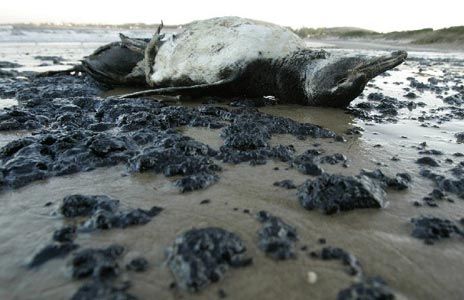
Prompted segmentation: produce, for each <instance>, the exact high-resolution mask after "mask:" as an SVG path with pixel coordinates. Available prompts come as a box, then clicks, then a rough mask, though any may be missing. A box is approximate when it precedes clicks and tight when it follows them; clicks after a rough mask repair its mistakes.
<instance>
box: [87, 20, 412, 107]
mask: <svg viewBox="0 0 464 300" xmlns="http://www.w3.org/2000/svg"><path fill="white" fill-rule="evenodd" d="M406 57H407V53H406V52H405V51H396V52H392V53H391V54H390V55H386V56H381V57H377V58H366V57H361V56H337V55H330V54H329V53H327V52H326V51H323V50H320V51H315V50H311V49H308V48H307V47H306V45H305V42H304V40H302V39H301V38H299V37H298V36H297V35H295V34H294V33H293V32H292V31H291V30H289V29H287V28H284V27H281V26H277V25H274V24H270V23H265V22H261V21H255V20H249V19H242V18H238V17H221V18H213V19H208V20H202V21H195V22H192V23H189V24H187V25H185V26H183V27H182V28H181V29H180V31H179V32H178V33H161V27H160V28H159V30H158V31H157V33H156V34H155V35H154V36H153V38H152V39H151V40H150V41H148V40H144V39H130V38H127V37H125V36H121V42H118V43H112V44H109V45H107V46H104V47H103V48H100V49H98V50H97V51H96V52H95V53H94V54H92V55H90V56H89V57H87V58H86V59H85V60H84V61H83V63H82V67H83V69H84V70H85V71H86V72H87V73H88V74H90V75H91V76H92V77H93V78H95V79H96V80H97V81H101V82H104V83H107V84H111V85H146V86H150V87H152V89H149V90H145V91H141V92H137V93H133V94H129V95H125V96H126V97H139V96H147V95H188V96H225V97H233V96H241V97H248V98H254V97H262V96H275V97H277V98H278V99H279V101H280V102H282V103H297V104H303V105H316V106H332V107H344V106H347V105H348V104H349V103H350V102H351V101H352V100H353V99H355V98H356V97H357V96H359V94H361V92H362V91H363V89H364V87H365V86H366V84H367V82H368V81H369V80H371V79H372V78H374V77H375V76H377V75H379V74H381V73H383V72H385V71H387V70H389V69H392V68H394V67H396V66H397V65H399V64H401V63H402V62H403V61H404V60H405V59H406Z"/></svg>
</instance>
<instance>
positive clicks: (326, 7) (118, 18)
mask: <svg viewBox="0 0 464 300" xmlns="http://www.w3.org/2000/svg"><path fill="white" fill-rule="evenodd" d="M1 2H2V4H1V5H0V23H16V22H54V23H60V22H76V23H99V24H120V23H132V22H142V23H158V22H159V20H161V19H162V20H163V21H164V22H165V23H166V24H182V23H187V22H189V21H192V20H196V19H205V18H211V17H217V16H228V15H229V16H230V15H234V16H240V17H247V18H253V19H259V20H265V21H269V22H273V23H277V24H280V25H285V26H292V27H294V28H297V27H302V26H307V27H336V26H354V27H362V28H366V29H373V30H377V31H393V30H407V29H418V28H424V27H433V28H435V29H436V28H442V27H449V26H457V25H464V1H463V0H440V1H433V2H432V1H426V0H422V1H417V0H414V1H408V0H384V1H375V0H370V1H362V0H316V1H310V0H305V1H296V0H279V1H270V0H268V1H252V0H231V1H220V0H186V1H175V0H167V1H159V0H126V1H118V0H113V1H103V0H2V1H1ZM312 2H315V3H312ZM429 3H430V4H429Z"/></svg>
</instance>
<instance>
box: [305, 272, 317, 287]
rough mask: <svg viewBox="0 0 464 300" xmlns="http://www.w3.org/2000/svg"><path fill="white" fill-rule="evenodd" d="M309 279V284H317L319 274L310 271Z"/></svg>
mask: <svg viewBox="0 0 464 300" xmlns="http://www.w3.org/2000/svg"><path fill="white" fill-rule="evenodd" d="M307 279H308V283H309V284H315V283H316V282H317V274H316V273H315V272H313V271H309V272H308V278H307Z"/></svg>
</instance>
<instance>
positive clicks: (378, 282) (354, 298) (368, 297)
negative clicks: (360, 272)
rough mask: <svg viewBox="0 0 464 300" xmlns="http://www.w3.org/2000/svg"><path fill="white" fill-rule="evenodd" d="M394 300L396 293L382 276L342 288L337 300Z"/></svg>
mask: <svg viewBox="0 0 464 300" xmlns="http://www.w3.org/2000/svg"><path fill="white" fill-rule="evenodd" d="M361 299H362V300H393V299H395V294H394V292H393V290H392V289H390V287H389V286H388V285H387V284H386V283H385V281H384V280H383V279H382V278H380V277H371V278H368V279H365V280H363V281H361V282H359V283H355V284H353V285H351V286H350V287H348V288H346V289H343V290H341V291H340V292H339V293H338V295H337V300H361Z"/></svg>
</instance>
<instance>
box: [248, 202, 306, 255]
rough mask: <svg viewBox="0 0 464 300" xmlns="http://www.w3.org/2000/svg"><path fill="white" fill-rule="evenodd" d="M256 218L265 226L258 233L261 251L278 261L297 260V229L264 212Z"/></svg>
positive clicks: (259, 213)
mask: <svg viewBox="0 0 464 300" xmlns="http://www.w3.org/2000/svg"><path fill="white" fill-rule="evenodd" d="M256 217H257V219H258V221H259V222H261V223H262V224H263V227H262V228H261V229H260V230H259V231H258V236H259V243H258V246H259V249H261V250H263V251H264V252H266V254H267V255H268V256H269V257H271V258H273V259H276V260H284V259H288V258H295V256H296V255H295V242H296V241H297V240H298V237H297V233H296V229H295V228H294V227H293V226H290V225H288V224H287V223H285V222H284V221H282V219H280V218H278V217H275V216H273V215H271V214H270V213H268V212H266V211H263V210H262V211H260V212H258V213H257V215H256Z"/></svg>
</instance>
